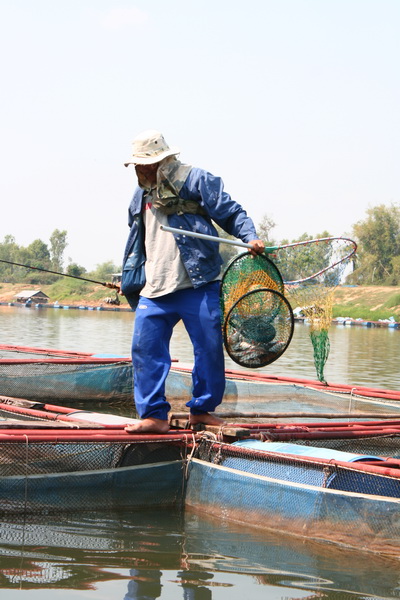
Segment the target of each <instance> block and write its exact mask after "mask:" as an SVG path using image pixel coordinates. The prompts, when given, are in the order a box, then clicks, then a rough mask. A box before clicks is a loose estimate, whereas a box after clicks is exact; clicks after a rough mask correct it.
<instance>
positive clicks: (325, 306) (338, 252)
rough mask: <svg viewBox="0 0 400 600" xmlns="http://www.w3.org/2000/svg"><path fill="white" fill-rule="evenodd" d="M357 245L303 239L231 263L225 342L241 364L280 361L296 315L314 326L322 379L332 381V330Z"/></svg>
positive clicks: (224, 304)
mask: <svg viewBox="0 0 400 600" xmlns="http://www.w3.org/2000/svg"><path fill="white" fill-rule="evenodd" d="M356 249H357V246H356V244H355V242H354V241H353V240H350V239H348V238H333V237H329V238H319V239H314V240H303V241H299V242H294V243H292V244H285V245H282V246H279V247H273V248H267V249H266V252H267V253H270V254H271V253H272V252H273V253H274V254H273V258H274V260H273V261H272V260H270V259H269V258H268V257H267V256H265V254H264V255H257V256H255V257H253V256H251V255H250V254H249V253H248V252H245V253H243V254H240V255H238V256H237V257H235V258H234V259H232V260H231V261H230V263H229V264H228V266H227V268H226V271H225V273H224V276H223V279H222V286H221V308H222V315H223V334H224V344H225V349H226V351H227V353H228V355H229V356H230V357H231V358H232V360H234V361H235V362H236V363H238V364H239V365H241V366H244V367H250V368H257V367H263V366H266V365H268V364H270V363H271V362H273V361H274V360H276V359H277V358H279V357H280V356H281V355H282V354H283V352H284V351H285V350H286V348H287V347H288V345H289V343H290V341H291V339H292V335H293V323H294V318H293V311H292V308H296V311H297V312H298V314H301V316H303V317H305V318H306V320H307V323H309V325H310V339H311V342H312V346H313V352H314V364H315V368H316V372H317V377H318V379H319V381H321V382H322V383H326V381H325V376H324V367H325V364H326V361H327V359H328V356H329V350H330V341H329V336H328V330H329V327H330V324H331V322H332V304H333V294H334V290H335V288H336V287H337V285H339V284H340V283H342V282H343V281H344V280H345V277H346V272H347V271H348V270H349V266H351V259H352V257H353V255H354V254H355V252H356Z"/></svg>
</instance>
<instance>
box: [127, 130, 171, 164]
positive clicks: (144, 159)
mask: <svg viewBox="0 0 400 600" xmlns="http://www.w3.org/2000/svg"><path fill="white" fill-rule="evenodd" d="M132 145H133V150H132V158H130V159H129V160H128V161H127V162H125V163H124V165H125V167H128V166H129V165H152V164H154V163H157V162H160V160H163V159H164V158H167V156H173V155H174V154H179V153H180V150H179V148H176V147H172V148H170V147H169V146H168V144H167V142H166V141H165V139H164V136H163V135H162V133H160V132H159V131H156V130H155V129H147V130H146V131H143V132H142V133H139V135H137V136H136V137H135V139H134V140H133V142H132Z"/></svg>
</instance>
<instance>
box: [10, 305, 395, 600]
mask: <svg viewBox="0 0 400 600" xmlns="http://www.w3.org/2000/svg"><path fill="white" fill-rule="evenodd" d="M133 321H134V315H133V313H131V312H106V311H95V310H93V311H88V310H72V309H69V310H65V309H50V308H46V309H34V308H25V307H9V306H0V331H1V334H2V335H1V341H2V343H4V344H17V345H27V346H38V347H42V348H55V349H63V350H74V351H84V352H95V353H100V352H101V353H117V354H126V355H129V352H130V341H131V334H132V328H133ZM329 336H330V340H331V352H330V357H329V359H328V363H327V365H326V368H325V376H326V379H327V380H328V381H330V382H332V383H347V384H354V385H366V386H374V387H384V388H389V389H399V388H400V375H399V354H400V353H399V350H400V330H394V329H387V328H366V327H361V326H360V327H358V326H357V327H356V326H352V327H350V326H332V328H331V329H330V332H329ZM171 349H172V356H173V357H174V358H176V359H179V360H181V361H182V362H190V361H191V360H192V352H191V347H190V343H189V340H188V337H187V335H186V333H185V331H184V329H183V328H182V327H180V326H177V328H176V330H175V333H174V337H173V340H172V345H171ZM226 366H227V367H228V368H234V369H237V368H240V367H238V366H237V365H236V364H235V363H233V362H232V361H231V360H230V359H229V358H227V360H226ZM262 371H266V372H268V373H269V374H277V375H290V376H293V377H296V376H299V377H307V378H312V379H315V378H316V374H315V368H314V363H313V353H312V347H311V343H310V341H309V329H308V326H307V325H304V324H297V325H296V327H295V333H294V336H293V340H292V342H291V345H290V347H289V348H288V350H287V351H286V353H285V354H284V355H283V356H282V357H281V358H280V359H279V360H277V361H276V362H275V363H273V364H272V365H270V366H268V367H266V368H264V369H262ZM0 391H1V390H0ZM100 493H101V491H100ZM0 526H1V534H0V589H1V600H13V599H17V598H18V600H28V598H27V593H28V591H29V593H30V596H29V600H39V598H40V600H46V599H47V598H48V599H51V600H80V599H85V598H87V599H88V600H103V599H104V600H109V599H112V600H114V599H115V600H153V599H154V600H155V599H157V598H160V599H161V600H180V599H182V600H225V599H226V600H228V599H229V600H239V599H242V598H243V597H245V596H249V597H251V598H252V599H254V600H258V599H261V598H263V599H267V600H275V599H276V600H278V599H280V600H281V599H292V598H293V599H294V598H296V599H297V598H299V599H302V598H329V599H332V600H333V599H335V600H345V599H350V598H360V597H361V598H367V597H373V598H400V562H399V561H397V560H392V559H387V558H381V557H377V556H373V555H369V554H368V553H359V552H356V551H348V550H343V549H342V550H339V549H338V548H335V547H333V546H331V545H329V544H314V543H310V542H309V541H308V540H300V539H298V538H295V537H291V536H290V535H288V536H284V535H281V534H280V535H274V534H273V533H266V532H262V533H259V532H258V531H257V530H254V529H247V528H245V527H243V526H238V525H233V524H229V523H225V522H220V521H216V520H215V519H213V518H212V515H209V516H207V518H206V517H205V516H201V517H200V516H199V515H196V514H192V513H187V514H185V515H182V514H176V513H174V512H172V511H165V510H163V511H159V512H154V511H151V512H150V511H141V512H139V513H134V512H132V513H126V512H124V513H115V514H112V513H107V514H101V513H99V514H97V513H96V514H86V513H85V514H81V515H80V514H74V515H60V516H58V517H57V518H51V517H50V516H48V517H46V518H35V520H32V519H23V520H22V521H17V520H15V519H14V520H12V521H10V522H2V523H1V524H0Z"/></svg>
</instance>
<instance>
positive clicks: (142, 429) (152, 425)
mask: <svg viewBox="0 0 400 600" xmlns="http://www.w3.org/2000/svg"><path fill="white" fill-rule="evenodd" d="M125 431H127V432H128V433H167V431H169V423H168V421H163V420H162V419H153V418H151V417H149V418H148V419H143V420H142V421H140V423H135V424H134V425H128V426H127V427H125Z"/></svg>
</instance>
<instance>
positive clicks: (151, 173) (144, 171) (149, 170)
mask: <svg viewBox="0 0 400 600" xmlns="http://www.w3.org/2000/svg"><path fill="white" fill-rule="evenodd" d="M159 165H160V163H159V162H157V163H153V164H152V165H135V169H136V173H137V176H138V178H139V179H141V180H143V179H147V181H149V182H150V183H156V182H157V169H158V167H159Z"/></svg>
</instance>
